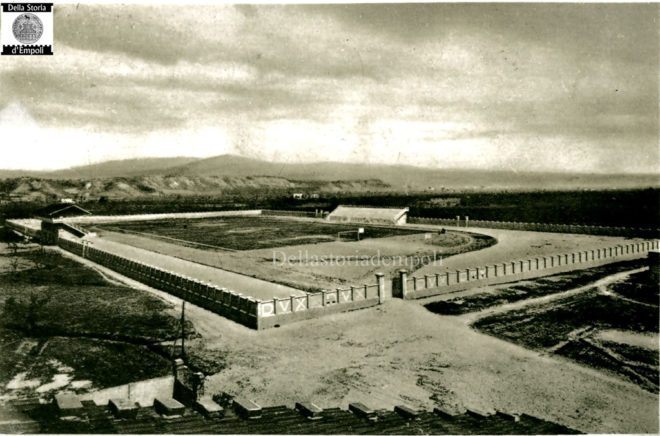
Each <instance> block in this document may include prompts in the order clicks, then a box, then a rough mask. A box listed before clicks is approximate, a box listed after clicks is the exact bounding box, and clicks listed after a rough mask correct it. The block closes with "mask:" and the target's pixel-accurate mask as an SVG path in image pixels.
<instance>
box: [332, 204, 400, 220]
mask: <svg viewBox="0 0 660 436" xmlns="http://www.w3.org/2000/svg"><path fill="white" fill-rule="evenodd" d="M406 213H408V208H407V207H406V208H384V207H382V208H381V207H359V206H337V208H336V209H335V210H333V211H332V212H331V213H330V215H328V219H329V220H331V221H332V220H341V221H358V222H359V221H363V222H371V221H373V222H392V223H396V222H397V221H398V220H399V219H400V218H401V217H402V216H403V215H405V214H406Z"/></svg>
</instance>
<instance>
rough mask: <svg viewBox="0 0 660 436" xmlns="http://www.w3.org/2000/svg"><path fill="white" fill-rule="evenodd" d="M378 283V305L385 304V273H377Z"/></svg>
mask: <svg viewBox="0 0 660 436" xmlns="http://www.w3.org/2000/svg"><path fill="white" fill-rule="evenodd" d="M376 283H378V304H383V302H384V301H385V275H384V274H383V273H381V272H377V273H376Z"/></svg>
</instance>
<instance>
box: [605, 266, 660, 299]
mask: <svg viewBox="0 0 660 436" xmlns="http://www.w3.org/2000/svg"><path fill="white" fill-rule="evenodd" d="M611 290H612V291H614V292H616V293H617V294H619V295H621V296H624V297H626V298H630V299H633V300H635V301H639V302H641V303H646V304H653V305H656V306H658V305H659V303H660V301H659V298H660V296H659V292H660V287H659V286H658V283H656V282H655V281H654V280H653V279H652V278H651V272H650V271H649V270H646V271H641V272H638V273H635V274H632V275H631V276H630V277H629V278H628V279H627V280H625V281H622V282H618V283H614V284H613V285H612V286H611Z"/></svg>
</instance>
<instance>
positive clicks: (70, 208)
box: [35, 203, 92, 218]
mask: <svg viewBox="0 0 660 436" xmlns="http://www.w3.org/2000/svg"><path fill="white" fill-rule="evenodd" d="M91 214H92V213H91V212H90V211H88V210H86V209H83V208H82V207H80V206H78V205H76V204H71V203H55V204H51V205H49V206H46V207H44V208H41V209H39V210H37V211H35V215H37V216H39V217H43V218H63V217H70V216H80V215H91Z"/></svg>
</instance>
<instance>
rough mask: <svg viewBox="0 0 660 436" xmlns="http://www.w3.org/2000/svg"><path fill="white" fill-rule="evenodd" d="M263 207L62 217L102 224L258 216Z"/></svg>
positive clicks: (66, 221)
mask: <svg viewBox="0 0 660 436" xmlns="http://www.w3.org/2000/svg"><path fill="white" fill-rule="evenodd" d="M261 212H262V211H261V209H253V210H225V211H219V212H177V213H149V214H141V215H87V216H77V217H70V218H62V219H61V220H59V221H61V222H65V223H73V224H101V223H118V222H128V221H155V220H169V219H201V218H217V217H225V216H257V215H261Z"/></svg>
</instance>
